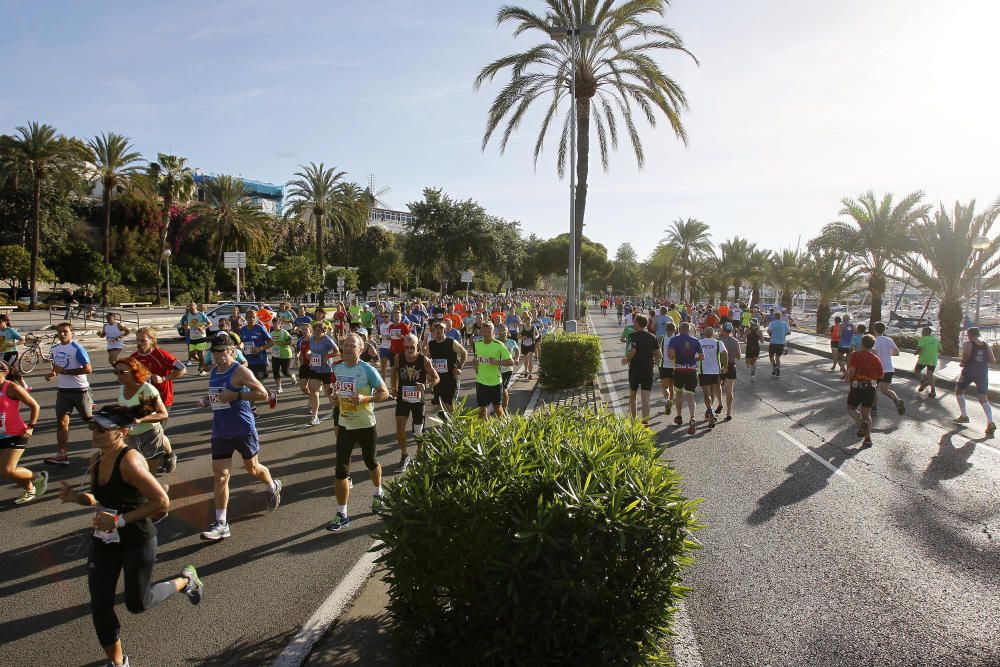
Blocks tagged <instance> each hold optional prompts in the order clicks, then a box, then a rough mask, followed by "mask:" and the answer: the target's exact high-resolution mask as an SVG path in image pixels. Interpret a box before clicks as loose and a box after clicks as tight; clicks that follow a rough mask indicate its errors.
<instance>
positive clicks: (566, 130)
mask: <svg viewBox="0 0 1000 667" xmlns="http://www.w3.org/2000/svg"><path fill="white" fill-rule="evenodd" d="M546 4H547V10H546V12H545V13H544V14H540V13H535V12H532V11H530V10H528V9H525V8H522V7H514V6H509V5H508V6H504V7H501V8H500V11H499V12H498V13H497V25H502V24H504V23H508V22H509V23H513V24H514V25H515V28H514V36H515V37H517V36H519V35H521V34H522V33H529V34H535V35H536V36H538V37H540V38H541V39H542V40H543V41H542V42H540V43H538V44H536V45H534V46H532V47H531V48H529V49H527V50H525V51H522V52H520V53H515V54H513V55H509V56H504V57H503V58H499V59H497V60H495V61H493V62H492V63H490V64H489V65H487V66H486V67H484V68H483V69H482V71H480V73H479V76H477V77H476V80H475V83H474V86H475V88H476V89H477V90H478V89H479V88H480V87H481V86H482V85H483V84H484V83H486V82H491V81H493V79H494V78H495V77H496V76H497V74H499V73H500V72H502V71H504V70H506V69H508V68H509V69H510V83H508V84H507V85H506V86H505V87H504V88H503V90H501V91H500V92H499V93H498V94H497V96H496V98H495V99H494V100H493V104H492V105H491V106H490V111H489V114H488V116H487V120H486V130H485V132H484V133H483V141H482V148H483V150H485V149H486V146H487V144H489V141H490V139H491V138H492V137H493V136H494V134H495V133H496V132H497V130H498V129H499V128H500V126H501V125H504V129H503V132H502V135H503V136H502V138H501V139H500V152H501V153H503V152H504V150H505V149H506V147H507V142H508V141H509V140H510V138H511V136H512V135H513V133H514V131H515V130H516V129H517V128H518V126H519V125H520V123H521V121H522V120H523V119H524V116H525V113H526V112H527V111H528V109H529V108H530V107H531V106H532V104H534V103H535V102H536V101H538V100H540V99H543V98H544V99H545V100H546V102H545V103H544V104H545V107H546V110H545V113H544V116H543V117H542V124H541V127H540V128H539V131H538V138H537V140H536V141H535V148H534V162H535V164H536V165H537V164H538V156H539V155H540V154H541V152H542V148H543V146H544V143H545V137H546V135H547V134H548V131H549V127H550V126H551V125H552V122H553V119H555V117H556V115H557V112H558V110H559V104H560V102H562V101H564V100H567V101H569V104H570V105H571V106H570V109H569V110H568V111H567V113H566V114H565V116H564V117H563V120H562V130H561V131H560V135H559V146H558V152H557V160H556V170H557V173H558V174H559V176H560V178H561V177H563V175H564V174H565V171H566V155H567V153H568V145H569V141H570V138H569V137H570V125H571V123H570V119H571V118H572V114H575V115H576V126H577V128H578V129H577V134H576V152H577V155H578V160H577V163H576V182H577V189H576V194H575V197H576V200H575V205H576V210H575V217H576V219H575V220H574V221H573V224H574V225H575V226H576V255H577V257H580V256H581V248H582V246H583V220H584V213H585V211H586V206H587V179H588V176H589V172H590V130H591V119H593V125H594V129H595V130H596V131H597V140H598V149H599V151H600V156H601V165H602V166H603V167H604V170H605V171H607V169H608V149H609V145H610V148H611V149H617V148H618V137H619V123H623V124H624V129H625V132H626V133H627V135H628V139H629V142H630V143H631V145H632V150H633V153H634V154H635V159H636V162H637V164H638V165H639V168H640V169H641V168H642V167H643V165H644V164H645V160H646V157H645V152H644V150H643V146H642V141H641V139H640V138H639V131H638V129H637V127H636V124H635V119H634V118H633V105H634V106H637V107H638V108H639V109H640V111H641V113H642V117H643V118H645V119H646V121H647V122H648V123H649V124H650V126H651V127H656V122H657V115H656V112H657V111H659V112H660V113H662V114H663V116H664V117H665V118H666V119H667V122H668V123H669V124H670V127H671V129H672V130H673V132H674V135H675V136H676V137H677V138H678V139H680V140H681V141H682V142H684V144H685V145H687V133H686V132H685V130H684V126H683V125H682V123H681V119H680V114H681V112H682V111H685V110H686V109H687V108H688V104H687V98H686V96H685V94H684V91H683V90H682V89H681V87H680V86H679V85H678V84H677V83H676V82H675V81H674V80H673V79H671V78H670V77H669V76H668V75H667V74H666V73H664V72H663V70H662V69H661V68H660V65H659V64H658V63H657V59H655V58H654V55H655V56H657V57H659V56H660V54H661V53H667V54H669V53H672V52H680V53H682V54H685V55H687V56H690V57H691V58H692V60H694V61H695V62H696V63H697V59H696V58H695V57H694V55H692V54H691V52H690V51H688V50H687V49H686V48H685V47H684V44H683V42H682V41H681V38H680V36H679V35H678V34H677V33H676V32H674V30H672V29H671V28H668V27H667V26H666V25H663V24H662V23H659V22H658V21H659V20H661V19H662V17H663V14H664V12H665V11H666V8H667V5H668V4H669V2H668V0H631V1H630V2H625V3H623V4H620V5H618V6H613V4H614V3H613V2H610V1H607V2H601V3H598V2H594V1H593V0H547V2H546ZM587 24H590V25H594V26H596V34H595V35H594V36H593V37H587V36H581V37H580V38H579V40H578V42H579V49H576V48H575V46H574V44H575V43H576V42H577V40H575V39H571V40H563V41H558V42H553V41H552V37H551V36H550V34H549V29H551V28H553V27H556V26H580V25H587ZM573 71H575V72H576V76H575V81H570V77H571V72H573ZM574 83H575V87H576V108H575V109H574V108H572V97H571V86H572V85H573V84H574ZM556 123H557V124H558V123H559V121H556Z"/></svg>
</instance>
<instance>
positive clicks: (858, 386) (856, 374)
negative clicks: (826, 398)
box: [847, 335, 884, 448]
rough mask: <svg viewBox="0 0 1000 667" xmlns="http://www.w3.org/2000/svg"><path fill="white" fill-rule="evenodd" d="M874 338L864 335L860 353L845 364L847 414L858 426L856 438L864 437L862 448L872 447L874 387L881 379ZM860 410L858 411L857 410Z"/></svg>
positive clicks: (880, 364)
mask: <svg viewBox="0 0 1000 667" xmlns="http://www.w3.org/2000/svg"><path fill="white" fill-rule="evenodd" d="M874 347H875V337H874V336H871V335H865V336H864V337H862V339H861V351H860V352H856V353H855V354H853V355H851V358H850V359H849V360H848V362H847V381H848V383H849V386H850V389H849V390H848V392H847V414H849V415H850V416H851V419H853V420H854V423H855V424H857V425H858V436H864V441H863V442H862V443H861V447H862V448H866V447H871V446H872V435H871V430H872V429H871V423H872V414H871V412H872V406H874V405H875V400H876V398H875V397H876V394H875V385H876V383H877V382H878V381H879V380H881V379H882V375H883V374H884V371H883V370H882V362H881V361H879V358H878V357H877V356H875V354H874V353H873V352H872V349H873V348H874ZM859 407H860V408H861V409H860V411H859V410H858V408H859Z"/></svg>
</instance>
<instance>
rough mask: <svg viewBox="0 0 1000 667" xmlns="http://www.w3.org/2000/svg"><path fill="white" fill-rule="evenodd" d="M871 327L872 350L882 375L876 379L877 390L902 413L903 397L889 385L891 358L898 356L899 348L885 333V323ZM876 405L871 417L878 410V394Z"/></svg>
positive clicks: (891, 372)
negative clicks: (873, 343)
mask: <svg viewBox="0 0 1000 667" xmlns="http://www.w3.org/2000/svg"><path fill="white" fill-rule="evenodd" d="M872 329H873V330H874V331H875V348H874V349H873V350H872V352H874V353H875V356H877V357H878V360H879V361H881V362H882V372H883V373H884V375H883V376H882V379H881V380H879V381H878V391H879V393H880V394H884V395H886V396H888V397H889V398H891V399H892V402H893V403H895V404H896V410H897V411H898V412H899V414H904V413H905V412H906V406H905V405H904V404H903V399H901V398H900V397H899V395H898V394H896V392H894V391H893V390H892V389H891V388H890V386H889V385H891V384H892V375H893V372H894V371H895V369H894V368H893V366H892V358H893V357H898V356H899V348H898V347H896V343H895V341H893V340H892V339H891V338H889V337H888V336H886V335H885V323H884V322H876V323H875V324H873V325H872ZM875 399H876V400H875V402H876V405H875V407H873V408H872V417H874V416H875V415H876V414H877V412H878V396H876V397H875Z"/></svg>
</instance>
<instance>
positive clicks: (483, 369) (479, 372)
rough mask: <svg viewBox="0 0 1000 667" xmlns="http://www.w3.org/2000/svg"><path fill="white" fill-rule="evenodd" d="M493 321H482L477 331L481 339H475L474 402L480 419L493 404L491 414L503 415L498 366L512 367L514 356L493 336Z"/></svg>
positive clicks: (486, 414) (501, 388)
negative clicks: (477, 407)
mask: <svg viewBox="0 0 1000 667" xmlns="http://www.w3.org/2000/svg"><path fill="white" fill-rule="evenodd" d="M493 329H494V326H493V323H492V322H483V324H482V325H481V326H480V329H479V332H480V333H481V334H482V336H483V339H482V340H478V341H476V350H475V356H474V357H473V358H474V360H475V367H476V404H477V405H478V406H479V417H480V419H486V418H487V416H488V411H489V406H490V405H492V406H493V415H494V416H496V417H503V416H504V409H503V378H502V377H500V367H501V366H503V367H512V366H513V365H514V358H513V357H512V356H511V354H510V350H508V349H507V346H506V345H504V344H503V343H501V342H500V341H498V340H496V339H494V338H493Z"/></svg>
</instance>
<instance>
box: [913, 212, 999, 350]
mask: <svg viewBox="0 0 1000 667" xmlns="http://www.w3.org/2000/svg"><path fill="white" fill-rule="evenodd" d="M975 209H976V202H975V200H973V201H971V202H969V205H968V206H962V204H961V203H959V202H955V208H954V212H953V213H952V214H951V215H949V214H948V211H947V210H946V209H945V207H944V206H941V207H940V208H939V209H938V210H937V211H935V212H934V217H933V218H925V219H924V220H923V221H922V222H920V223H919V224H917V225H915V226H914V227H913V236H914V239H915V245H916V252H915V253H912V254H910V255H907V256H905V257H903V258H902V259H901V260H900V261H899V262H898V264H899V265H900V267H901V268H903V269H904V270H905V271H907V272H908V273H909V274H910V275H911V276H913V277H914V278H915V279H916V281H917V282H918V283H919V284H920V285H921V286H922V287H924V289H928V290H930V291H931V292H933V293H934V294H936V295H937V296H938V298H940V299H941V309H940V310H939V312H938V318H939V320H940V324H941V345H942V347H943V348H944V353H945V354H947V355H952V356H954V355H956V354H957V353H958V342H959V340H958V337H959V331H960V329H961V325H962V300H963V299H964V298H966V297H967V296H968V295H969V294H970V293H971V292H972V290H973V289H975V287H976V281H977V279H980V280H982V284H983V285H984V286H985V287H986V288H987V289H989V288H992V287H995V286H996V285H997V284H998V283H1000V238H996V239H993V241H992V242H991V243H990V245H989V247H988V248H986V249H985V250H983V251H982V252H980V251H978V250H973V249H972V242H973V240H975V239H976V237H979V236H986V235H987V234H989V232H990V230H991V229H992V228H993V224H994V223H995V222H996V220H997V218H998V217H1000V207H997V206H994V207H991V208H989V209H987V210H986V211H985V212H984V213H980V214H979V215H976V210H975Z"/></svg>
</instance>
